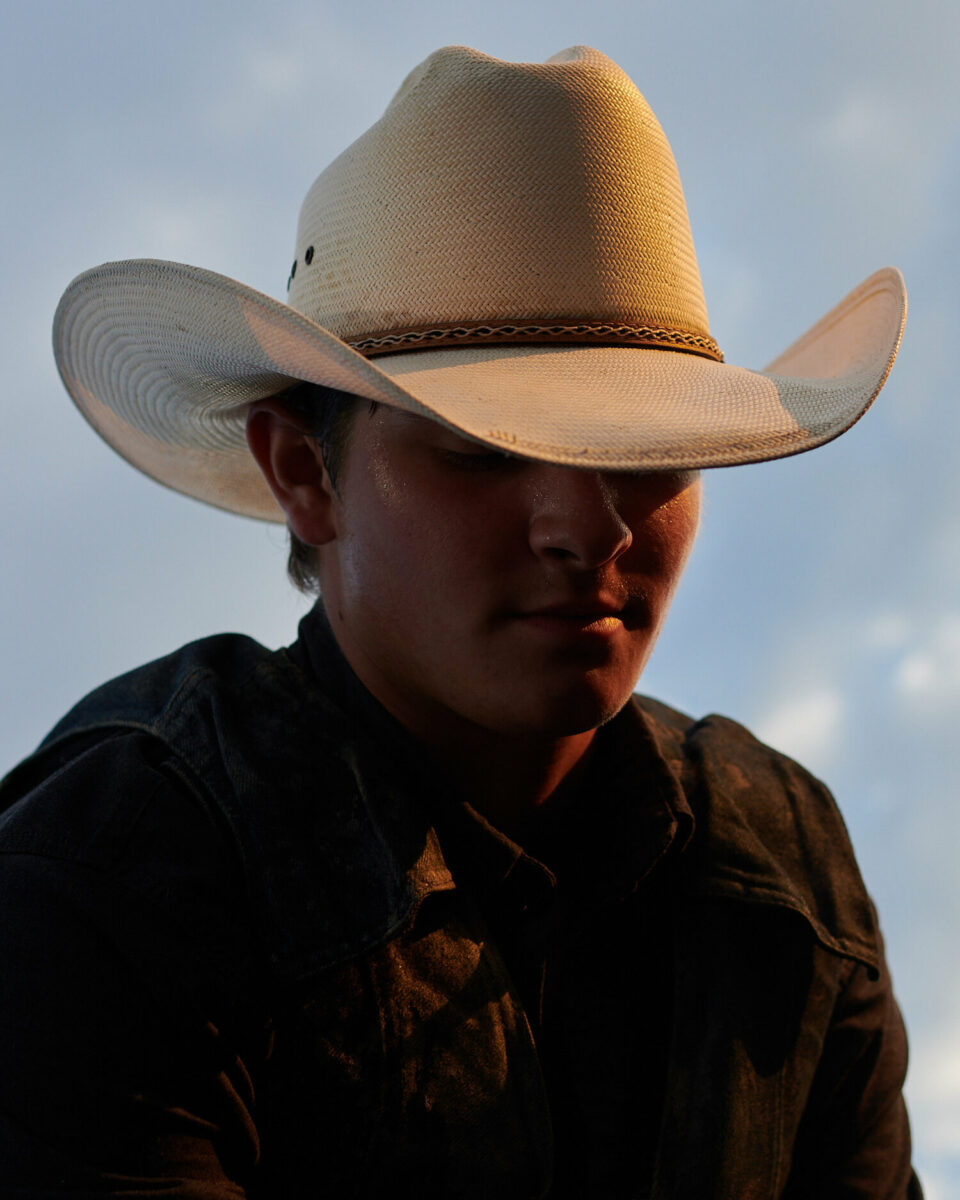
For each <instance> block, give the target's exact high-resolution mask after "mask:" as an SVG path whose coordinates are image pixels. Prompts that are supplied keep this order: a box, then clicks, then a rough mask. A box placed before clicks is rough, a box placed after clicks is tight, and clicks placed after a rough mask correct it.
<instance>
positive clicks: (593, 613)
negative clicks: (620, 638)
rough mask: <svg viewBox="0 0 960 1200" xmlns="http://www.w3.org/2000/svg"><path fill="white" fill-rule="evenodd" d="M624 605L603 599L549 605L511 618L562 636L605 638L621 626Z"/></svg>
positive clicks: (533, 627)
mask: <svg viewBox="0 0 960 1200" xmlns="http://www.w3.org/2000/svg"><path fill="white" fill-rule="evenodd" d="M627 614H628V606H627V605H623V604H616V603H613V602H610V603H607V602H605V601H597V602H595V603H594V602H589V601H588V602H584V601H576V602H572V603H563V604H552V605H547V606H545V607H544V608H538V609H531V610H528V611H521V612H518V613H516V614H514V615H515V619H516V620H518V621H520V622H522V624H523V625H524V626H525V627H527V628H530V629H537V630H540V631H542V632H544V633H548V634H553V635H559V636H565V637H587V638H609V637H614V636H615V635H616V634H618V633H619V632H620V631H621V630H622V629H623V628H624V624H625V621H626V619H627Z"/></svg>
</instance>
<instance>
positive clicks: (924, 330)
mask: <svg viewBox="0 0 960 1200" xmlns="http://www.w3.org/2000/svg"><path fill="white" fill-rule="evenodd" d="M452 43H459V44H466V45H471V46H474V47H476V48H477V49H480V50H482V51H484V52H486V53H488V54H492V55H495V56H497V57H501V58H507V59H514V60H529V61H542V60H543V59H545V58H547V57H549V56H550V55H551V54H553V53H555V52H556V51H558V50H560V49H562V48H563V47H565V46H569V45H574V44H587V45H593V46H596V47H597V48H598V49H600V50H602V51H604V52H605V53H607V54H609V55H610V56H611V57H613V58H614V59H615V60H616V61H617V62H618V63H619V64H620V65H621V66H622V67H623V68H624V69H625V70H626V71H627V73H628V74H629V75H630V76H631V77H632V78H633V79H634V80H635V82H636V83H637V84H638V86H639V87H640V89H641V91H643V92H644V94H645V96H646V97H647V99H648V101H649V102H650V104H651V105H652V107H653V109H654V111H655V112H656V113H657V115H658V117H659V119H660V121H661V124H662V125H663V126H664V128H665V130H666V133H667V136H668V137H669V139H670V141H671V144H672V146H673V149H674V153H675V156H676V158H677V161H678V165H679V168H680V174H681V178H682V180H683V184H684V190H685V193H686V197H687V205H688V209H689V212H690V218H691V223H692V226H693V233H694V239H695V242H696V246H697V252H698V257H699V262H700V270H701V275H702V277H703V284H704V290H705V293H706V297H707V303H708V307H709V310H710V320H711V331H712V333H713V335H714V336H715V338H716V339H717V341H718V342H719V343H720V345H721V347H722V348H723V350H724V352H725V355H726V358H727V360H728V361H729V362H733V363H737V364H740V365H743V366H750V367H762V366H763V365H764V364H765V363H766V362H768V361H770V360H772V359H773V358H774V357H776V355H777V354H779V352H780V351H781V350H782V349H784V348H785V347H786V346H787V345H788V344H789V343H790V342H792V341H793V340H794V338H795V337H796V336H798V335H799V334H800V333H802V332H803V331H804V330H805V329H806V328H807V327H808V326H809V325H810V324H812V323H813V322H814V321H815V320H816V319H817V318H818V317H819V316H820V315H822V314H823V313H824V312H825V311H826V310H827V309H829V308H830V307H832V306H833V304H835V303H836V302H837V301H838V300H840V299H841V297H842V296H843V295H845V294H846V292H847V291H849V290H850V289H851V288H852V287H854V286H855V285H856V284H857V283H859V282H860V281H861V280H862V279H863V278H865V277H866V276H867V275H869V274H870V273H871V272H872V271H873V270H875V269H876V268H878V267H880V266H884V265H887V264H893V265H896V266H898V267H900V269H901V270H902V271H903V273H904V275H905V277H906V282H907V288H908V292H909V296H910V315H909V317H908V321H907V330H906V335H905V339H904V344H903V349H902V352H901V355H900V358H899V360H898V362H897V365H896V366H895V368H894V371H893V373H892V375H891V377H890V380H889V382H888V384H887V386H886V388H885V389H884V391H883V392H882V393H881V395H880V397H879V399H878V400H877V402H876V404H875V405H874V406H873V408H872V409H871V410H870V412H868V414H867V415H866V416H865V417H864V419H863V420H862V421H861V422H860V423H859V424H858V425H857V426H855V427H854V429H853V430H851V431H850V432H849V433H848V434H846V435H844V436H843V437H842V438H841V439H839V440H838V441H836V442H834V443H831V444H830V445H829V446H826V447H824V448H823V449H820V450H818V451H815V452H813V453H811V454H807V455H802V456H799V457H797V458H793V459H788V460H784V461H781V462H777V463H770V464H763V465H758V466H751V467H746V468H736V469H728V470H720V471H713V472H709V473H707V476H706V478H705V501H706V505H705V513H704V519H703V526H702V530H701V535H700V539H699V544H698V546H697V548H696V550H695V552H694V555H693V558H692V561H691V563H690V566H689V567H688V570H687V575H686V578H685V580H684V581H683V584H682V585H681V588H680V592H679V594H678V598H677V600H676V602H675V605H674V610H673V612H672V613H671V616H670V619H669V621H668V625H667V628H666V631H665V632H664V635H663V637H662V639H661V642H660V645H659V646H658V648H657V650H656V652H655V655H654V658H653V660H652V661H651V663H650V666H649V667H648V669H647V671H646V673H645V675H644V677H643V679H642V680H641V690H643V691H646V692H649V693H651V694H653V695H656V696H658V697H660V698H661V699H663V700H666V701H668V702H670V703H672V704H674V705H675V706H677V707H680V708H683V709H685V710H687V711H689V712H692V713H696V714H698V715H699V714H704V713H707V712H710V711H719V712H723V713H726V714H727V715H730V716H733V717H735V718H737V719H738V720H741V721H743V722H744V723H745V724H746V725H748V726H749V727H750V728H752V729H753V730H754V731H755V732H756V733H758V734H759V735H760V736H761V737H763V738H765V739H766V740H768V741H770V742H771V743H772V744H773V745H775V746H777V747H778V748H779V749H782V750H784V751H786V752H787V753H790V754H792V755H794V756H795V757H797V758H799V759H800V760H801V761H802V762H804V764H805V765H806V766H808V767H809V768H810V769H811V770H813V771H814V772H815V773H817V774H818V775H819V776H820V777H821V778H823V779H825V780H826V781H827V783H828V784H829V785H830V787H831V788H832V790H833V791H834V793H835V794H836V795H837V797H838V800H839V802H840V805H841V808H842V810H843V812H844V815H845V818H846V820H847V824H848V826H849V828H850V831H851V834H852V836H853V840H854V844H855V846H856V848H857V852H858V855H859V858H860V863H861V867H862V870H863V874H864V877H865V879H866V881H867V884H868V886H869V888H870V890H871V892H872V893H873V895H874V898H875V899H876V901H877V903H878V906H879V910H880V915H881V921H882V924H883V928H884V930H885V934H886V939H887V949H888V955H889V959H890V963H891V968H892V971H893V975H894V980H895V984H896V988H897V992H898V996H899V998H900V1002H901V1006H902V1008H903V1010H904V1013H905V1017H906V1021H907V1027H908V1031H909V1034H910V1038H911V1046H912V1063H911V1072H910V1077H909V1080H908V1087H907V1097H908V1103H909V1106H910V1109H911V1114H912V1119H913V1125H914V1141H915V1149H916V1160H917V1163H918V1166H919V1170H920V1173H921V1176H922V1178H923V1181H924V1185H925V1187H926V1190H927V1194H928V1197H930V1198H931V1200H943V1198H945V1197H950V1196H955V1195H960V955H957V953H956V946H957V944H958V937H960V883H958V880H957V875H956V868H955V862H956V859H957V848H958V845H960V804H958V803H957V799H956V796H957V782H956V781H957V778H958V768H960V738H958V736H957V729H958V718H960V472H958V471H957V469H956V457H957V452H956V447H957V445H958V442H960V406H958V405H957V404H956V399H955V393H956V386H955V382H954V378H953V369H952V368H953V364H952V362H951V361H950V357H951V352H952V350H953V347H954V346H955V344H956V340H957V339H956V330H957V328H958V321H960V304H958V301H957V290H956V277H957V266H958V265H960V264H958V255H957V249H956V248H957V236H956V234H957V213H958V211H960V203H958V202H960V71H958V70H957V67H956V64H957V51H958V47H960V6H957V5H956V4H954V3H953V2H952V0H917V2H916V3H914V4H913V5H912V6H911V9H910V19H909V21H906V20H904V10H903V6H902V4H899V3H896V4H895V3H892V2H891V0H871V2H869V3H868V2H867V0H808V2H807V3H805V4H803V5H772V4H770V3H769V2H768V0H764V2H762V3H761V2H757V0H740V2H730V3H725V2H724V0H713V2H710V3H708V2H707V0H688V3H685V4H683V5H669V6H668V5H663V4H661V3H657V4H654V3H649V2H646V0H634V2H633V3H622V2H620V0H608V2H607V3H605V4H603V5H584V4H582V3H576V4H575V3H572V2H569V0H550V2H549V3H547V2H546V0H528V2H527V3H524V4H522V5H518V4H516V3H510V4H507V3H503V2H502V0H487V2H486V3H485V4H483V5H475V6H456V5H450V4H449V3H439V2H438V0H427V2H425V3H411V4H405V5H399V4H388V3H386V2H385V0H371V2H364V0H355V2H354V3H353V4H351V5H350V6H347V5H344V4H342V3H332V2H328V0H314V2H313V3H298V2H293V3H285V2H284V0H277V2H275V3H274V4H272V5H271V6H270V7H269V9H268V7H267V6H265V5H263V4H258V3H253V2H251V0H231V2H230V3H226V2H218V0H191V2H190V3H185V2H184V0H167V2H166V3H165V4H163V5H158V4H156V3H144V2H141V0H32V2H31V3H30V4H29V5H28V4H12V3H8V4H6V5H4V6H3V8H2V12H0V127H2V132H3V146H4V157H5V171H4V175H5V183H4V187H3V189H2V192H0V216H2V223H0V261H2V271H0V288H2V290H3V305H2V313H3V321H2V323H0V347H2V355H3V362H4V363H5V366H6V370H7V373H8V380H7V388H6V396H5V398H4V403H3V434H4V436H3V440H2V442H0V466H2V469H0V489H2V495H3V503H0V539H2V546H3V550H4V559H5V570H4V572H3V575H2V586H0V664H2V671H3V678H4V679H5V681H6V687H5V689H4V694H5V696H4V711H3V715H2V721H0V771H2V770H4V769H6V768H7V767H9V766H12V765H13V763H14V762H16V761H17V759H18V758H19V757H20V756H21V755H23V754H25V753H27V752H28V751H29V750H30V749H31V748H32V747H33V746H34V745H35V744H36V742H37V741H38V740H39V739H40V738H41V737H42V736H43V734H44V733H45V732H46V730H47V729H48V728H49V727H50V726H51V725H52V724H53V723H54V721H55V720H56V719H57V718H58V717H59V716H60V715H61V714H62V712H63V711H64V710H65V709H66V708H68V707H69V706H70V705H71V704H72V703H73V702H74V701H75V700H76V699H77V698H78V697H79V696H81V695H82V694H83V693H84V692H85V691H87V690H89V689H90V688H91V687H93V686H95V685H96V684H97V683H99V682H102V681H103V680H104V679H106V678H108V677H109V676H111V675H113V674H116V673H118V672H120V671H122V670H126V669H128V668H130V667H133V666H135V665H136V664H138V663H140V662H143V661H146V660H147V659H150V658H152V657H156V656H157V655H160V654H163V653H166V652H167V651H169V650H171V649H173V648H175V647H176V646H178V645H179V644H181V643H183V642H184V641H187V640H191V639H193V638H196V637H201V636H204V635H206V634H209V633H214V632H219V631H222V630H225V629H232V630H239V631H242V632H245V633H249V634H251V635H252V636H254V637H257V638H259V639H260V640H261V641H263V642H265V643H266V644H268V645H270V646H277V645H281V644H283V643H284V642H287V641H290V640H292V638H293V637H294V636H295V629H296V623H297V620H298V619H299V617H300V616H301V615H302V614H303V612H304V611H305V610H306V602H305V601H304V600H303V599H302V598H300V597H298V596H297V594H296V593H295V592H294V591H293V589H292V588H291V587H290V586H289V584H288V583H287V582H286V579H285V574H284V561H285V538H284V534H283V531H282V530H281V529H279V528H278V527H276V526H267V525H262V524H259V523H257V522H253V521H248V520H245V519H242V518H237V517H232V516H230V515H228V514H225V513H221V512H217V511H214V510H212V509H207V508H205V507H204V506H202V505H200V504H198V503H196V502H194V501H191V500H188V499H186V498H184V497H181V496H179V495H176V494H174V493H172V492H169V491H167V490H165V489H164V488H162V487H161V486H159V485H158V484H155V483H153V482H152V481H150V480H147V479H146V478H144V477H142V476H140V475H138V474H137V473H136V472H135V471H134V470H133V469H132V468H130V467H129V466H127V465H126V464H125V463H124V462H122V461H121V460H120V459H119V458H117V457H116V456H115V455H114V454H113V453H112V452H111V451H110V450H109V449H107V447H106V446H104V445H101V444H100V443H99V441H98V439H97V438H96V437H95V436H94V435H93V433H92V432H91V431H90V430H89V429H88V427H87V426H86V425H85V423H84V422H83V420H82V419H81V418H80V416H79V415H78V414H77V413H76V412H75V411H74V409H73V407H72V405H71V403H70V401H69V399H68V397H67V395H66V393H65V392H64V390H63V388H62V386H61V384H60V382H59V379H58V377H57V373H56V369H55V367H54V364H53V357H52V354H51V351H50V324H51V320H52V316H53V312H54V309H55V307H56V304H57V301H58V299H59V296H60V294H61V292H62V291H63V289H64V288H65V286H66V285H67V284H68V283H69V281H70V280H71V279H72V278H73V277H74V276H75V275H76V274H78V273H79V272H80V271H82V270H85V269H87V268H88V267H92V266H95V265H97V264H99V263H101V262H105V261H110V260H114V259H121V258H137V257H149V258H169V259H173V260H176V261H180V262H186V263H191V264H195V265H198V266H203V267H207V268H210V269H212V270H216V271H220V272H222V273H223V274H225V275H229V276H232V277H234V278H237V279H240V280H242V281H244V282H245V283H248V284H250V285H251V286H253V287H256V288H259V289H260V290H262V291H265V292H268V293H270V294H272V295H274V296H277V297H282V296H283V295H284V290H285V284H286V278H287V273H288V270H289V266H290V262H291V261H292V257H293V253H292V251H293V241H294V233H295V228H296V219H297V212H298V209H299V206H300V203H301V201H302V199H303V197H304V195H305V194H306V191H307V189H308V187H309V186H310V184H311V183H312V181H313V179H314V177H315V176H316V175H317V174H318V172H319V171H320V170H321V169H322V168H323V166H325V165H326V163H327V162H329V161H330V160H331V159H332V158H333V157H334V156H335V155H336V154H337V153H339V152H340V151H341V150H342V149H343V148H344V147H345V146H347V145H348V144H349V142H351V141H352V140H353V139H354V138H355V137H357V136H358V135H359V134H360V133H362V132H363V131H364V130H365V129H366V128H367V127H368V126H369V125H370V124H372V122H373V121H374V120H376V119H377V118H378V117H379V116H380V114H381V112H382V111H383V108H384V107H385V106H386V104H387V103H388V102H389V100H390V97H391V96H392V94H393V92H394V91H395V90H396V88H397V87H398V86H399V84H400V82H401V81H402V79H403V78H404V76H405V75H406V74H407V72H408V71H409V70H410V69H411V68H412V67H413V66H415V65H416V64H417V63H418V62H419V61H420V60H421V59H423V58H424V57H425V56H426V55H427V54H428V53H429V52H430V51H432V50H433V49H436V48H437V47H438V46H441V45H445V44H452Z"/></svg>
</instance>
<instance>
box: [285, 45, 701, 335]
mask: <svg viewBox="0 0 960 1200" xmlns="http://www.w3.org/2000/svg"><path fill="white" fill-rule="evenodd" d="M295 264H296V266H295V270H294V272H293V275H292V277H291V280H290V288H289V294H288V302H289V303H290V304H291V306H292V307H294V308H296V309H298V310H300V311H301V312H303V313H304V314H306V315H307V316H309V317H310V318H311V319H313V320H315V321H316V322H317V323H318V324H320V325H322V326H324V328H326V329H329V330H331V332H333V333H335V334H336V335H337V336H338V337H340V338H342V339H343V340H344V341H346V342H348V343H349V344H351V345H353V346H354V347H356V348H358V349H360V350H361V351H363V352H364V353H367V354H370V353H375V352H377V351H378V350H392V349H400V348H412V349H416V348H417V346H418V345H427V346H436V345H438V344H471V343H476V342H484V341H486V342H488V343H489V342H494V341H502V342H509V341H516V342H523V341H527V342H531V341H533V342H537V341H541V342H550V341H555V340H560V341H563V340H569V341H584V340H594V341H600V342H602V341H604V340H606V341H609V342H612V343H614V344H616V343H624V342H629V341H631V340H632V341H633V342H634V343H636V344H650V345H663V344H668V345H674V346H675V347H676V348H679V349H689V350H693V351H695V352H699V353H705V354H709V355H711V356H712V357H715V358H718V357H720V355H719V351H718V349H717V348H716V346H715V343H713V342H712V339H711V338H710V330H709V325H708V320H707V311H706V304H705V302H704V297H703V289H702V287H701V283H700V276H699V272H698V269H697V262H696V256H695V253H694V248H693V239H692V236H691V233H690V226H689V221H688V218H687V211H686V205H685V203H684V199H683V191H682V188H681V186H680V179H679V175H678V173H677V168H676V164H675V162H674V158H673V154H672V152H671V150H670V146H669V144H668V142H667V139H666V137H665V136H664V134H663V131H662V130H661V128H660V125H659V123H658V121H657V119H656V117H655V116H654V115H653V112H652V111H651V109H650V107H649V105H648V104H647V102H646V101H645V100H644V98H643V96H642V95H641V94H640V92H639V90H638V89H637V87H636V86H635V85H634V84H633V82H632V81H631V80H630V79H629V78H628V77H627V75H626V74H625V73H624V72H623V71H622V70H621V69H620V68H619V67H618V66H617V65H616V64H615V63H613V62H612V61H611V60H610V59H609V58H607V57H606V56H605V55H603V54H601V53H600V52H599V51H597V50H592V49H590V48H587V47H572V48H571V49H569V50H565V51H562V52H561V53H560V54H557V55H554V56H553V58H551V59H549V60H548V61H547V62H545V63H513V62H505V61H502V60H499V59H496V58H491V57H489V56H488V55H485V54H481V53H479V52H478V51H476V50H470V49H467V48H465V47H460V46H453V47H446V48H444V49H441V50H438V51H436V52H435V53H434V54H432V55H430V57H429V58H427V59H426V60H425V61H424V62H423V63H421V64H420V65H419V66H418V67H417V68H416V69H415V70H414V71H412V72H411V73H410V75H408V76H407V78H406V79H405V80H404V82H403V84H402V85H401V87H400V89H399V90H398V92H397V93H396V95H395V97H394V99H393V100H392V101H391V103H390V105H389V106H388V107H387V109H386V111H385V113H384V115H383V116H382V117H381V119H380V120H379V121H377V123H376V124H375V125H373V126H372V127H371V128H370V129H369V130H368V131H367V132H366V133H364V134H363V135H361V137H360V138H358V139H357V141H355V142H354V143H353V144H352V145H351V146H350V147H349V148H348V149H347V150H345V151H344V152H343V153H342V154H341V155H340V156H339V157H338V158H337V159H335V160H334V162H333V163H331V164H330V166H329V167H327V169H326V170H325V171H323V172H322V173H321V174H320V176H319V177H318V178H317V180H316V181H315V183H314V184H313V186H312V187H311V189H310V191H309V193H308V195H307V197H306V200H305V201H304V204H303V207H302V209H301V213H300V221H299V227H298V232H297V241H296V251H295ZM404 335H406V338H405V339H404ZM674 335H675V336H674Z"/></svg>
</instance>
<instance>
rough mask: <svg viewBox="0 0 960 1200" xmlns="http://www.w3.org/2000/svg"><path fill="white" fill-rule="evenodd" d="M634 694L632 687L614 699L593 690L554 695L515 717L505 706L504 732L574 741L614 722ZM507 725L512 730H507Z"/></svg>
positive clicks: (502, 722) (613, 696) (618, 692)
mask: <svg viewBox="0 0 960 1200" xmlns="http://www.w3.org/2000/svg"><path fill="white" fill-rule="evenodd" d="M632 694H633V688H632V687H631V688H630V689H629V690H628V691H626V692H625V693H624V692H622V691H617V692H616V694H614V695H610V694H598V693H597V692H595V691H593V690H589V689H587V690H584V691H582V692H579V693H578V694H567V695H562V696H558V695H556V694H554V695H552V696H550V697H548V698H546V699H545V700H544V701H543V702H542V703H541V704H540V705H531V710H530V711H528V712H525V713H520V712H516V711H514V712H513V713H512V714H511V713H509V710H508V709H507V706H506V705H505V706H504V709H503V711H502V713H501V719H500V724H501V732H503V733H512V734H516V735H518V736H519V735H525V736H527V737H547V738H561V737H573V736H574V735H576V734H580V733H586V732H588V731H589V730H591V729H598V728H599V727H600V726H601V725H605V724H606V723H607V721H611V720H612V719H613V718H614V717H615V716H616V715H617V713H618V712H620V711H621V709H622V708H623V707H624V705H625V704H627V702H628V701H629V699H630V697H631V695H632ZM504 717H506V719H507V720H506V722H504ZM511 717H512V720H511V719H510V718H511ZM507 723H509V727H506V726H507Z"/></svg>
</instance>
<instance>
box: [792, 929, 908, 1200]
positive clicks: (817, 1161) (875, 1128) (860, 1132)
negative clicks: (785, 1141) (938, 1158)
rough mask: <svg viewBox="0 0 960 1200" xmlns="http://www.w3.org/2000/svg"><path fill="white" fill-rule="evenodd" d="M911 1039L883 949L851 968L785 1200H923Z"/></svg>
mask: <svg viewBox="0 0 960 1200" xmlns="http://www.w3.org/2000/svg"><path fill="white" fill-rule="evenodd" d="M906 1070H907V1038H906V1032H905V1030H904V1025H903V1019H902V1017H901V1015H900V1010H899V1008H898V1007H897V1002H896V1000H895V998H894V995H893V987H892V983H891V979H890V973H889V970H888V968H887V964H886V960H885V957H884V954H883V945H882V942H881V945H880V971H879V976H878V977H877V978H873V977H872V974H871V972H870V971H869V970H868V969H867V968H866V967H865V966H864V965H863V964H862V963H854V964H851V966H850V968H849V969H848V971H847V972H846V978H845V980H844V982H843V987H842V988H841V991H840V993H839V995H838V999H837V1003H836V1006H835V1008H834V1013H833V1019H832V1021H831V1023H830V1027H829V1030H828V1032H827V1035H826V1038H825V1039H824V1044H823V1049H822V1053H821V1056H820V1061H819V1064H818V1067H817V1072H816V1075H815V1077H814V1082H813V1087H812V1089H811V1093H810V1097H809V1100H808V1104H807V1109H806V1113H805V1116H804V1119H803V1122H802V1124H801V1127H800V1131H799V1136H798V1139H797V1145H796V1151H795V1156H794V1164H793V1169H792V1172H791V1175H790V1180H789V1183H788V1186H787V1189H786V1192H785V1193H784V1200H923V1192H922V1190H921V1187H920V1182H919V1180H918V1178H917V1176H916V1174H915V1172H914V1171H913V1169H912V1167H911V1144H910V1125H909V1121H908V1118H907V1110H906V1106H905V1104H904V1100H903V1090H902V1089H903V1082H904V1079H905V1076H906Z"/></svg>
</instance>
